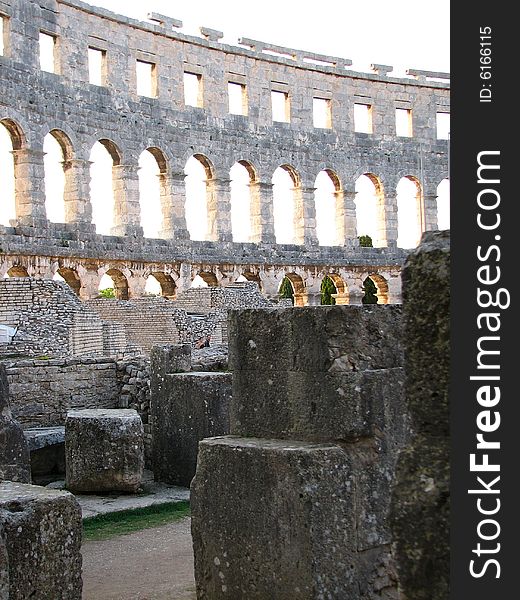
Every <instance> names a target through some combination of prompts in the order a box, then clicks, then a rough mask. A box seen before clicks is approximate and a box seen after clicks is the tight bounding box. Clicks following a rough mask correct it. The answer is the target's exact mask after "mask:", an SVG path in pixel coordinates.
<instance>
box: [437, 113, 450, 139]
mask: <svg viewBox="0 0 520 600" xmlns="http://www.w3.org/2000/svg"><path fill="white" fill-rule="evenodd" d="M437 139H438V140H449V139H450V113H446V112H438V113H437Z"/></svg>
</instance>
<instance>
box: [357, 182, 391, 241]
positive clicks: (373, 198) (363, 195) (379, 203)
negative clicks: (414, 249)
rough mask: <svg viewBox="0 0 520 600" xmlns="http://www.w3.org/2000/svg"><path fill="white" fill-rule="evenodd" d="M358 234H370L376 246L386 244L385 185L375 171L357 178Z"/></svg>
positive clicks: (359, 235) (358, 235)
mask: <svg viewBox="0 0 520 600" xmlns="http://www.w3.org/2000/svg"><path fill="white" fill-rule="evenodd" d="M355 190H356V197H355V199H354V204H355V205H356V235H357V237H358V238H359V237H361V236H365V235H368V236H370V238H371V239H372V245H373V246H374V247H381V246H385V245H386V228H385V208H384V203H385V199H384V193H383V185H382V184H381V181H380V180H379V178H378V177H377V176H376V175H374V174H373V173H365V174H364V175H361V176H360V177H358V178H357V179H356V183H355Z"/></svg>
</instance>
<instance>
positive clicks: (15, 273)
mask: <svg viewBox="0 0 520 600" xmlns="http://www.w3.org/2000/svg"><path fill="white" fill-rule="evenodd" d="M6 277H29V273H28V271H27V269H26V268H25V267H23V266H22V265H13V266H12V267H11V268H10V269H9V270H8V271H7V273H6Z"/></svg>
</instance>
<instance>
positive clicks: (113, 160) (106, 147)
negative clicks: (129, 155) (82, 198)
mask: <svg viewBox="0 0 520 600" xmlns="http://www.w3.org/2000/svg"><path fill="white" fill-rule="evenodd" d="M121 160H122V154H121V151H120V150H119V148H118V146H117V145H116V144H115V143H114V142H113V141H111V140H109V139H107V138H101V139H99V140H97V142H95V143H94V145H93V146H92V149H91V151H90V161H91V163H92V164H91V165H90V204H91V207H92V222H93V223H94V225H95V226H96V231H97V232H98V233H101V234H105V235H110V233H111V230H112V228H113V227H114V225H115V207H116V190H117V193H120V190H119V189H118V187H119V186H118V184H119V173H118V171H117V169H118V167H119V166H120V165H121Z"/></svg>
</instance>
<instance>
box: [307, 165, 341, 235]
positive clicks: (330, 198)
mask: <svg viewBox="0 0 520 600" xmlns="http://www.w3.org/2000/svg"><path fill="white" fill-rule="evenodd" d="M341 191H342V189H341V182H340V180H339V177H338V175H337V174H336V173H335V172H334V171H333V170H332V169H329V168H326V169H322V170H321V171H320V172H319V173H318V175H316V179H315V180H314V203H315V207H316V235H317V238H318V242H319V244H320V246H336V245H342V240H341V235H340V225H341V217H342V214H343V194H342V193H341Z"/></svg>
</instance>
